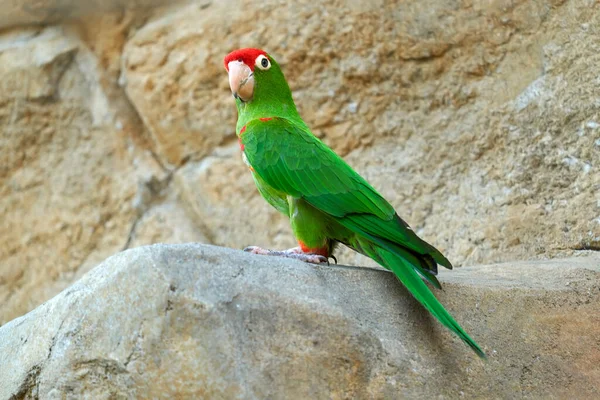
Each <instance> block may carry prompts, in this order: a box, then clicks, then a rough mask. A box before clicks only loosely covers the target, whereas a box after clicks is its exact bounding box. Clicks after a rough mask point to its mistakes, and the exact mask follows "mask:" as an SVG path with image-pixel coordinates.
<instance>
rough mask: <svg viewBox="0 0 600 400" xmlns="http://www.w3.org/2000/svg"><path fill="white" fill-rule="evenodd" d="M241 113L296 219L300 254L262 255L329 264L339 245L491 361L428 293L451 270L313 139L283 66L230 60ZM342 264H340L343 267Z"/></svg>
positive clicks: (272, 185)
mask: <svg viewBox="0 0 600 400" xmlns="http://www.w3.org/2000/svg"><path fill="white" fill-rule="evenodd" d="M224 64H225V69H226V70H227V72H228V75H229V86H230V88H231V91H232V93H233V96H234V97H235V102H236V106H237V110H238V121H237V126H236V133H237V136H238V139H239V143H240V148H241V150H242V155H243V159H244V161H245V163H246V164H247V165H248V167H249V169H250V171H251V173H252V177H253V178H254V181H255V183H256V187H257V188H258V191H259V192H260V194H261V195H262V196H263V197H264V198H265V200H267V202H269V204H271V205H272V206H273V207H275V208H276V209H277V210H278V211H280V212H281V213H283V214H285V215H286V216H287V217H289V219H290V223H291V226H292V231H293V233H294V236H295V237H296V239H297V241H298V244H299V247H296V248H292V249H289V250H285V251H273V250H267V249H262V248H260V247H256V246H251V247H248V248H246V249H245V251H249V252H251V253H255V254H264V255H276V256H284V257H291V258H296V259H299V260H302V261H306V262H311V263H327V262H328V259H329V258H330V257H331V258H333V259H334V260H335V258H334V257H333V251H334V250H335V248H336V246H337V245H338V244H339V243H342V244H344V245H346V246H348V247H350V248H351V249H353V250H355V251H357V252H359V253H361V254H364V255H366V256H367V257H370V258H372V259H373V260H375V261H376V262H377V263H379V264H380V265H382V266H383V267H384V268H386V269H388V270H391V271H392V272H393V273H394V274H395V275H396V276H397V277H398V279H399V280H400V281H401V282H402V283H403V284H404V286H406V288H407V289H408V290H409V291H410V292H411V293H412V295H413V296H414V297H415V298H416V299H417V300H418V301H419V302H420V303H421V304H423V306H424V307H425V308H426V309H427V310H429V311H430V312H431V313H432V314H433V315H434V316H435V317H436V318H437V319H438V320H439V321H440V322H441V323H442V324H443V325H444V326H446V327H447V328H448V329H450V330H451V331H452V332H454V333H455V334H456V335H458V337H460V338H461V339H462V340H463V341H464V342H465V343H466V344H468V345H469V346H470V347H471V348H472V349H473V350H474V351H475V352H476V353H477V355H478V356H480V357H482V358H485V354H484V352H483V351H482V350H481V348H480V347H479V345H477V343H475V341H474V340H473V339H471V337H470V336H469V335H468V334H467V333H466V332H465V331H464V330H463V329H462V328H461V327H460V325H459V324H458V323H457V322H456V321H455V320H454V318H452V316H451V315H450V314H449V313H448V312H447V311H446V309H445V308H444V307H443V306H442V304H441V303H440V302H439V301H438V300H437V299H436V297H435V296H434V295H433V293H432V292H431V291H430V290H429V288H428V287H427V285H426V284H425V282H424V281H423V280H425V281H427V282H429V283H430V284H431V285H433V286H435V287H436V288H441V286H440V283H439V281H438V280H437V278H436V274H437V264H440V265H442V266H444V267H446V268H449V269H451V268H452V264H450V261H448V259H446V257H444V256H443V255H442V253H440V252H439V251H438V250H437V249H435V248H434V247H433V246H431V245H430V244H428V243H426V242H425V241H423V240H422V239H421V238H419V237H418V236H417V235H416V234H415V232H414V231H413V230H412V229H411V228H410V226H408V224H407V223H406V222H404V221H403V220H402V219H401V218H400V217H399V216H398V214H396V211H395V210H394V208H393V207H392V206H391V205H390V203H388V202H387V201H386V200H385V199H384V198H383V197H382V196H381V195H380V194H379V193H377V191H376V190H375V189H374V188H373V187H372V186H371V185H370V184H369V183H368V182H367V181H366V180H365V179H364V178H362V177H361V176H360V175H358V174H357V173H356V172H355V171H354V170H353V169H352V168H351V167H350V166H349V165H348V164H347V163H346V162H345V161H344V160H343V159H342V158H340V157H339V156H338V155H337V154H336V153H334V152H333V150H331V149H330V148H329V147H327V146H326V145H325V144H324V143H323V142H321V141H320V140H319V139H318V138H317V137H316V136H314V135H313V134H312V133H311V131H310V129H309V128H308V126H307V125H306V124H305V123H304V121H303V120H302V118H301V117H300V115H299V114H298V111H297V110H296V105H295V104H294V101H293V100H292V94H291V91H290V88H289V86H288V84H287V82H286V80H285V78H284V76H283V73H282V71H281V68H280V67H279V65H278V64H277V62H276V61H275V60H274V59H273V57H271V56H270V55H269V54H267V53H266V52H265V51H263V50H260V49H254V48H247V49H240V50H236V51H234V52H232V53H230V54H228V55H227V56H226V57H225V59H224ZM336 261H337V260H336Z"/></svg>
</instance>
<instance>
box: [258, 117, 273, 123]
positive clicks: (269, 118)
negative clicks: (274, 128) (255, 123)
mask: <svg viewBox="0 0 600 400" xmlns="http://www.w3.org/2000/svg"><path fill="white" fill-rule="evenodd" d="M272 119H273V118H272V117H267V118H259V120H260V121H262V122H267V121H270V120H272Z"/></svg>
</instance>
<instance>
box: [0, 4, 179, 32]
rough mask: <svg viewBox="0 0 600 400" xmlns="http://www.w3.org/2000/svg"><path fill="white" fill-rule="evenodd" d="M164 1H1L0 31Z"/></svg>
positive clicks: (142, 7)
mask: <svg viewBox="0 0 600 400" xmlns="http://www.w3.org/2000/svg"><path fill="white" fill-rule="evenodd" d="M168 3H173V2H170V1H166V0H135V1H127V0H108V1H106V0H102V1H100V0H94V1H86V2H81V1H77V0H45V1H40V0H1V1H0V8H2V14H1V15H0V29H1V28H6V27H14V26H18V25H30V24H52V23H57V22H61V21H65V20H70V19H75V18H81V17H86V16H89V15H93V14H98V13H108V12H120V11H123V10H124V9H130V10H136V11H138V12H139V11H142V10H146V9H149V8H152V7H156V6H160V5H163V4H168Z"/></svg>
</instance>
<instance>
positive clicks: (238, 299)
mask: <svg viewBox="0 0 600 400" xmlns="http://www.w3.org/2000/svg"><path fill="white" fill-rule="evenodd" d="M441 280H442V281H443V282H444V283H445V290H444V291H443V292H441V291H440V292H437V293H438V295H439V297H440V299H441V300H442V301H443V302H444V303H445V304H446V305H447V307H448V308H449V310H450V311H451V312H452V313H453V314H454V315H455V316H456V317H457V319H458V320H459V321H460V322H461V323H462V324H463V325H464V327H465V328H466V329H467V330H468V331H469V332H471V333H472V334H473V336H474V337H475V338H477V340H478V341H479V342H480V343H481V344H482V346H483V348H484V349H485V350H486V351H487V352H488V353H489V360H488V361H487V362H483V361H481V360H479V359H478V358H477V357H476V356H475V355H474V354H473V353H472V352H471V351H470V350H469V349H468V348H467V347H466V346H465V345H463V344H462V343H461V342H460V341H459V340H458V339H456V338H455V337H453V336H452V335H450V334H449V333H448V332H446V331H445V330H444V329H443V328H442V327H441V326H440V325H439V324H438V323H437V322H435V321H434V320H433V319H432V318H431V317H430V316H429V315H428V314H427V313H425V312H424V311H423V309H422V308H421V307H420V306H419V305H418V303H416V301H415V300H413V299H412V297H410V295H408V293H407V292H406V290H405V289H404V288H403V287H401V285H400V284H399V283H398V282H397V280H396V279H394V277H393V276H392V275H391V274H390V273H388V272H386V271H383V270H375V269H364V268H354V267H344V266H337V267H327V266H314V265H309V264H304V263H301V262H298V261H293V260H286V259H281V258H274V257H264V256H253V255H249V254H245V253H242V252H240V251H233V250H228V249H222V248H217V247H212V246H203V245H155V246H150V247H141V248H137V249H133V250H128V251H126V252H122V253H119V254H117V255H115V256H113V257H111V258H109V259H108V260H106V261H105V262H104V263H102V264H101V265H100V266H98V267H97V268H95V269H94V270H92V271H91V272H89V273H88V274H87V275H86V276H85V277H84V278H83V279H81V280H80V281H79V282H77V283H76V284H74V285H73V286H71V287H69V288H68V289H66V290H65V291H63V292H62V293H61V294H59V295H58V296H56V297H55V298H54V299H52V300H50V301H49V302H47V303H45V304H43V305H42V306H40V307H38V308H37V309H35V310H34V311H32V312H30V313H29V314H27V315H25V316H23V317H21V318H18V319H16V320H14V321H12V322H10V323H8V324H6V325H4V326H3V327H1V328H0V376H2V385H0V398H2V399H7V398H64V397H68V398H149V397H155V396H157V395H158V394H160V396H161V397H165V398H173V397H174V396H178V397H183V398H213V399H235V398H244V399H254V398H256V399H264V398H272V399H279V398H314V399H320V398H323V399H329V398H334V399H336V398H374V399H384V398H385V399H393V398H457V397H465V398H490V397H494V398H514V397H515V396H517V397H526V398H573V397H576V398H582V399H583V398H597V397H598V396H599V395H600V384H599V382H600V367H599V365H600V345H599V343H598V337H599V335H600V317H599V316H600V308H599V307H600V306H599V304H600V303H599V302H600V258H599V257H598V256H594V257H588V258H574V259H564V260H555V261H550V262H548V261H538V262H516V263H508V264H500V265H489V266H479V267H465V268H463V269H461V270H459V271H456V272H447V273H444V274H442V276H441Z"/></svg>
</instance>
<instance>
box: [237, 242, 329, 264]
mask: <svg viewBox="0 0 600 400" xmlns="http://www.w3.org/2000/svg"><path fill="white" fill-rule="evenodd" d="M244 251H245V252H247V253H252V254H260V255H263V256H279V257H288V258H295V259H296V260H300V261H304V262H307V263H311V264H327V265H329V260H328V258H327V257H324V256H321V255H319V254H307V253H303V252H302V251H301V250H300V249H299V248H298V247H294V248H293V249H289V250H284V251H276V250H268V249H263V248H262V247H258V246H248V247H246V248H245V249H244ZM331 257H332V258H333V259H334V260H335V262H336V264H337V260H336V259H335V257H333V256H331Z"/></svg>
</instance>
